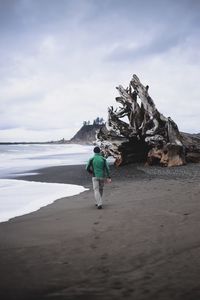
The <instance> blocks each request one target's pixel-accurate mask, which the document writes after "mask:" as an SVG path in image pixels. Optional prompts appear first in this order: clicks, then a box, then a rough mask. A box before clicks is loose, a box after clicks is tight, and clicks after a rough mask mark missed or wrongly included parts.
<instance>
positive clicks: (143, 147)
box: [97, 75, 200, 166]
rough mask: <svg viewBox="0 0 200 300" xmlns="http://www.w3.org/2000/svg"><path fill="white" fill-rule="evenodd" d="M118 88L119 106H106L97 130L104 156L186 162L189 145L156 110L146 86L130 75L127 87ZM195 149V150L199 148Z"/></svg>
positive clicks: (174, 163) (168, 163) (125, 160)
mask: <svg viewBox="0 0 200 300" xmlns="http://www.w3.org/2000/svg"><path fill="white" fill-rule="evenodd" d="M117 90H118V92H119V95H120V97H117V98H116V102H117V103H118V104H119V105H120V107H119V108H117V109H114V108H113V107H110V108H109V109H108V121H107V122H106V127H104V128H101V130H100V131H99V132H98V133H97V140H98V142H99V143H100V146H101V149H102V151H103V152H104V154H105V156H109V155H112V156H113V157H114V158H115V159H116V161H115V163H116V165H121V164H127V163H131V162H139V161H145V162H146V163H147V164H149V165H152V164H159V165H162V166H180V165H183V164H185V163H186V160H187V153H188V151H189V145H186V143H185V144H184V143H183V140H184V138H183V136H182V135H181V134H180V132H179V130H178V126H177V125H176V123H175V122H174V121H173V120H172V119H171V118H166V117H165V116H163V115H162V114H161V113H160V112H159V111H158V110H157V108H156V106H155V103H154V101H153V99H152V98H151V97H150V95H149V86H144V85H143V84H142V83H141V82H140V80H139V78H138V77H137V76H136V75H133V77H132V79H131V81H130V84H129V87H128V88H126V89H125V88H124V87H123V86H122V85H119V86H118V87H117ZM138 98H139V99H140V103H138ZM125 117H126V118H127V120H128V121H125V120H124V119H123V118H125ZM190 148H191V147H190ZM195 149H196V148H195ZM195 151H196V153H198V149H197V150H195ZM190 152H191V151H190ZM193 152H194V151H193ZM199 155H200V147H199ZM196 156H198V155H196ZM196 156H195V159H196ZM190 157H191V155H190ZM195 159H194V160H195ZM191 160H192V159H191ZM196 160H197V159H196Z"/></svg>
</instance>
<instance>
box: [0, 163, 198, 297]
mask: <svg viewBox="0 0 200 300" xmlns="http://www.w3.org/2000/svg"><path fill="white" fill-rule="evenodd" d="M40 172H41V173H40V174H39V175H35V176H27V178H26V177H23V179H25V178H26V179H27V180H36V181H45V182H59V183H63V182H64V183H74V184H80V185H83V186H85V187H88V188H90V190H89V191H86V192H84V193H82V194H80V195H77V196H73V197H69V198H63V199H60V200H57V201H55V202H54V203H53V204H51V205H48V206H46V207H43V208H41V209H40V210H38V211H37V212H33V213H30V214H28V215H25V216H21V217H17V218H14V219H12V220H10V221H9V222H5V223H1V224H0V241H1V242H0V274H1V278H0V297H1V299H2V300H7V299H12V300H18V299H19V300H25V299H26V300H31V299H37V300H40V299H50V300H51V299H53V300H55V299H59V300H61V299H65V300H75V299H76V300H83V299H84V300H96V299H97V300H110V299H116V300H119V299H133V300H142V299H145V300H161V299H162V300H163V299H164V300H165V299H166V300H169V299H170V300H198V299H200V259H199V258H200V234H199V232H200V221H199V220H200V181H199V179H200V165H199V164H190V165H187V166H184V167H179V168H167V169H166V168H160V167H144V166H143V165H131V166H125V167H122V168H119V169H115V168H114V167H112V168H111V174H112V184H109V185H106V186H105V192H104V206H103V209H102V210H98V209H96V207H95V205H94V199H93V191H92V190H91V178H90V177H89V175H87V174H86V172H85V170H84V166H62V167H52V168H47V169H43V170H41V171H40ZM20 179H22V178H20Z"/></svg>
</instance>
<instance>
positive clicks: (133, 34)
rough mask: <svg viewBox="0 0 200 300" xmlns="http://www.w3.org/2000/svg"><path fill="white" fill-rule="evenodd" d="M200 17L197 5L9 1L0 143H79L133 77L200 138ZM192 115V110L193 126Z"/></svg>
mask: <svg viewBox="0 0 200 300" xmlns="http://www.w3.org/2000/svg"><path fill="white" fill-rule="evenodd" d="M199 8H200V2H199V1H195V0H194V1H189V0H188V1H187V0H176V1H172V0H168V1H167V0H165V1H160V0H159V1H156V0H152V1H143V2H142V3H141V2H140V1H134V0H130V1H129V0H124V1H121V0H104V1H93V0H59V1H54V0H43V1H40V0H8V1H0V38H1V44H2V46H1V48H0V101H1V111H0V140H5V138H7V139H9V140H11V139H13V140H14V139H18V137H21V136H20V135H22V134H23V136H24V139H25V138H26V137H27V136H29V139H30V134H31V135H32V136H33V138H34V139H35V138H36V137H38V139H40V140H43V139H45V138H47V137H49V138H52V139H56V138H57V135H59V132H60V134H61V135H62V136H63V133H64V132H66V138H68V137H70V136H72V135H73V134H74V133H75V131H76V130H77V129H78V128H79V127H80V126H81V124H82V121H83V120H85V119H86V120H87V119H91V120H93V119H94V118H95V117H96V116H97V115H99V116H103V117H104V118H106V114H107V106H108V105H113V104H115V101H114V98H115V96H116V91H115V86H116V85H117V84H119V83H122V84H128V82H129V80H130V77H131V76H132V74H133V73H137V74H138V76H139V77H140V78H141V80H142V81H144V84H145V82H148V84H149V85H150V87H151V90H152V97H153V98H154V99H155V101H156V103H157V101H158V103H157V106H158V109H159V108H161V110H163V112H164V113H166V114H167V115H172V116H173V117H174V119H175V120H176V119H177V120H178V122H179V123H180V126H179V127H181V128H184V130H185V131H187V130H188V131H191V130H192V131H195V130H196V131H199V127H200V124H199V119H198V117H197V115H196V114H195V111H197V110H199V109H200V106H199V98H200V91H199V88H198V78H199V76H200V71H199V70H200V59H199V58H200V54H199V30H200V29H199V28H200V27H199V22H200V21H199V20H200V16H199V14H200V13H199V12H200V10H199ZM182 90H184V92H183V91H182ZM188 98H190V103H188ZM174 101H175V102H176V107H174V105H173V103H174ZM172 107H173V112H172V111H170V110H171V109H172ZM183 107H184V111H189V110H192V111H191V112H190V114H186V115H184V122H183V121H182V118H181V116H182V115H183V114H182V111H181V110H182V109H183ZM191 115H193V120H191ZM11 128H16V129H15V130H14V129H12V130H11ZM1 129H2V130H3V131H2V132H1ZM45 132H46V133H45ZM51 134H52V135H51Z"/></svg>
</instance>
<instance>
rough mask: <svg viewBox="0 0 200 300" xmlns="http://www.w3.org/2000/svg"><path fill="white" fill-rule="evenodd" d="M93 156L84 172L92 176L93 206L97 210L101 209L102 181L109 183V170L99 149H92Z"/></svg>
mask: <svg viewBox="0 0 200 300" xmlns="http://www.w3.org/2000/svg"><path fill="white" fill-rule="evenodd" d="M93 151H94V156H93V157H92V158H90V159H89V161H88V163H87V166H86V170H87V171H88V172H89V173H90V174H92V176H93V177H92V184H93V189H94V198H95V204H96V206H97V208H98V209H101V208H102V196H103V188H104V180H105V177H106V178H107V182H108V183H111V178H110V170H109V166H108V163H107V161H106V159H105V158H104V157H103V156H102V155H101V153H100V151H101V150H100V148H99V147H98V146H97V147H95V148H94V150H93Z"/></svg>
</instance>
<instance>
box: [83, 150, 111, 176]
mask: <svg viewBox="0 0 200 300" xmlns="http://www.w3.org/2000/svg"><path fill="white" fill-rule="evenodd" d="M86 170H87V171H88V172H89V173H90V174H92V175H93V176H94V177H97V178H104V177H108V178H110V170H109V166H108V163H107V161H106V159H105V158H104V157H103V156H102V155H101V154H99V153H96V154H95V155H94V156H93V157H92V158H90V159H89V161H88V163H87V165H86Z"/></svg>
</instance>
